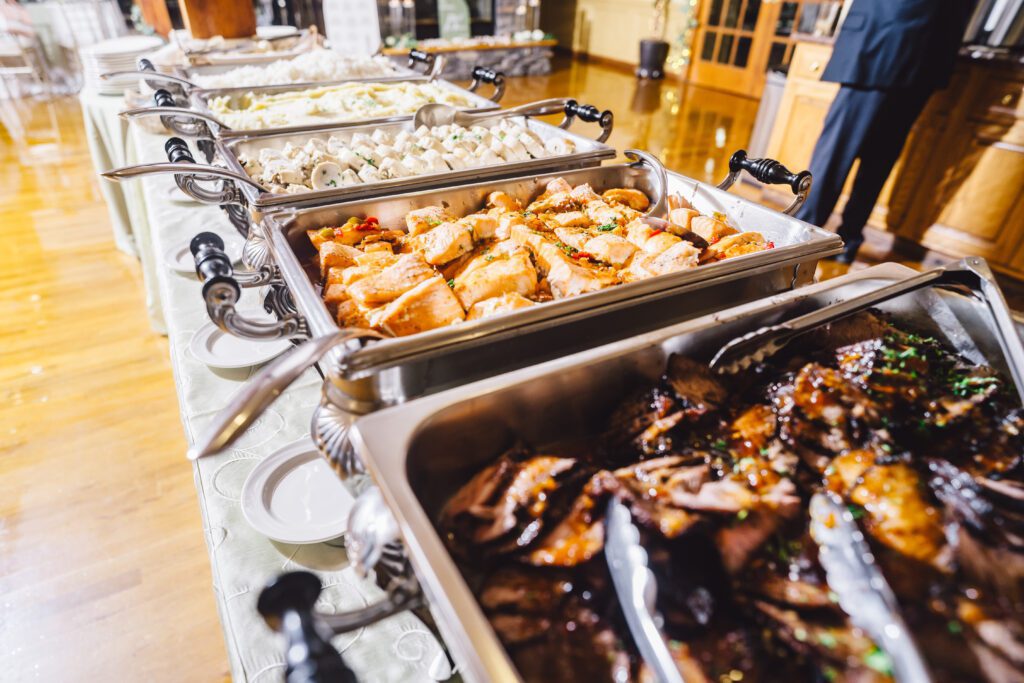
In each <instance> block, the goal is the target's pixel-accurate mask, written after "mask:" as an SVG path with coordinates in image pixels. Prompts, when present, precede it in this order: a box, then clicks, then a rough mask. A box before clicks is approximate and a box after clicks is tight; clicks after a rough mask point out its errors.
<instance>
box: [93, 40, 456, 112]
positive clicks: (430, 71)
mask: <svg viewBox="0 0 1024 683" xmlns="http://www.w3.org/2000/svg"><path fill="white" fill-rule="evenodd" d="M294 56H296V55H292V56H291V57H294ZM291 57H281V58H278V59H290V58H291ZM274 61H276V60H274ZM391 61H393V62H394V64H393V69H394V71H393V73H390V74H383V75H380V76H376V77H374V79H373V80H375V81H380V82H387V81H392V80H415V79H417V78H425V79H431V78H439V77H440V76H441V72H442V71H443V70H444V58H443V57H440V56H437V55H432V54H427V53H425V52H422V51H419V50H411V51H410V52H409V55H408V63H407V64H406V65H401V64H399V62H398V60H397V59H395V60H391ZM269 64H270V62H269V61H268V60H266V59H260V60H247V61H242V62H234V63H225V64H203V65H193V66H182V67H177V68H174V69H172V70H170V71H167V72H164V71H160V70H158V69H157V68H156V67H155V66H154V65H153V63H152V62H151V61H150V60H148V59H145V58H142V59H140V60H139V64H138V69H137V70H136V71H114V72H111V73H105V74H103V75H101V76H100V78H102V79H104V80H107V79H111V78H119V77H122V76H139V77H140V80H141V81H142V82H144V83H145V85H146V87H147V88H149V89H151V90H153V91H156V90H160V89H164V90H166V91H168V92H169V93H170V94H171V95H172V96H174V97H175V98H177V99H180V100H181V101H185V100H187V99H188V97H189V95H190V94H191V93H192V91H194V90H204V89H208V88H206V87H205V86H203V85H201V84H200V83H198V82H197V80H196V79H198V78H201V77H203V76H215V75H220V74H224V73H227V72H229V71H232V70H234V69H238V68H240V67H244V66H268V65H269ZM417 68H420V69H422V73H421V72H419V71H417V70H416V69H417ZM352 80H358V79H352ZM333 82H336V83H340V82H343V81H333ZM236 85H237V86H238V87H244V86H246V85H247V84H246V83H245V82H244V81H243V82H239V83H237V84H236ZM248 85H249V86H254V85H255V84H248ZM289 85H291V86H292V87H293V88H307V87H315V86H316V85H319V83H318V82H316V81H297V82H295V83H290V84H289Z"/></svg>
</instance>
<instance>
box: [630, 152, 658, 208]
mask: <svg viewBox="0 0 1024 683" xmlns="http://www.w3.org/2000/svg"><path fill="white" fill-rule="evenodd" d="M623 154H625V155H626V158H628V159H632V160H633V165H634V166H650V167H651V169H652V170H653V171H654V175H655V176H657V178H658V199H657V200H656V201H653V202H651V205H650V206H649V207H647V215H648V216H654V217H656V218H661V217H662V216H664V215H665V214H666V213H668V171H666V170H665V164H663V163H661V159H659V158H658V157H656V156H654V155H653V154H651V153H650V152H644V151H643V150H639V149H627V150H625V151H624V152H623Z"/></svg>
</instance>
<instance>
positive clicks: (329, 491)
mask: <svg viewBox="0 0 1024 683" xmlns="http://www.w3.org/2000/svg"><path fill="white" fill-rule="evenodd" d="M353 502H354V501H353V498H352V494H350V493H349V492H348V489H346V488H345V486H344V484H342V483H341V480H340V479H338V475H336V474H335V473H334V471H333V470H331V466H330V465H328V464H327V461H326V460H325V459H324V457H323V456H322V455H320V453H319V452H318V451H317V450H316V446H314V445H313V442H312V441H310V440H309V437H306V438H305V439H301V440H299V441H296V442H295V443H291V444H288V445H287V446H284V447H283V448H281V449H280V450H278V451H276V452H274V453H272V454H271V455H269V456H267V458H266V459H265V460H262V461H260V463H259V464H257V465H256V467H254V468H253V470H252V472H250V473H249V476H248V477H247V478H246V480H245V484H243V485H242V514H243V515H245V519H246V521H248V522H249V524H250V525H251V526H252V528H253V529H255V530H256V531H258V532H260V533H261V534H263V535H264V536H266V537H267V538H270V539H272V540H274V541H279V542H281V543H295V544H303V543H323V542H324V541H330V540H332V539H335V538H338V537H339V536H342V535H343V534H344V533H345V532H346V531H347V530H348V513H349V511H350V510H351V509H352V503H353Z"/></svg>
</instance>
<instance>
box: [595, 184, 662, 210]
mask: <svg viewBox="0 0 1024 683" xmlns="http://www.w3.org/2000/svg"><path fill="white" fill-rule="evenodd" d="M601 198H602V199H604V200H605V201H606V202H608V203H609V204H625V205H626V206H628V207H629V208H631V209H633V210H634V211H646V210H647V207H648V206H650V204H651V202H650V200H649V199H648V198H647V195H645V194H644V193H643V192H641V191H640V190H632V189H628V188H621V187H620V188H616V189H613V190H607V191H606V192H605V193H604V194H602V195H601Z"/></svg>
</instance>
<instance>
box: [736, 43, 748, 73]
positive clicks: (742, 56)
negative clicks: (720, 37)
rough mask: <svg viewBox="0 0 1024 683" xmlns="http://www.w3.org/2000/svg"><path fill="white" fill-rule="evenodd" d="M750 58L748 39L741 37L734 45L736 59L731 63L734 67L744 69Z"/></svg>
mask: <svg viewBox="0 0 1024 683" xmlns="http://www.w3.org/2000/svg"><path fill="white" fill-rule="evenodd" d="M749 57H750V38H747V37H743V38H740V39H739V42H737V43H736V59H734V60H733V63H734V64H736V66H738V67H740V68H741V69H742V68H745V67H746V66H747V59H748V58H749Z"/></svg>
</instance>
